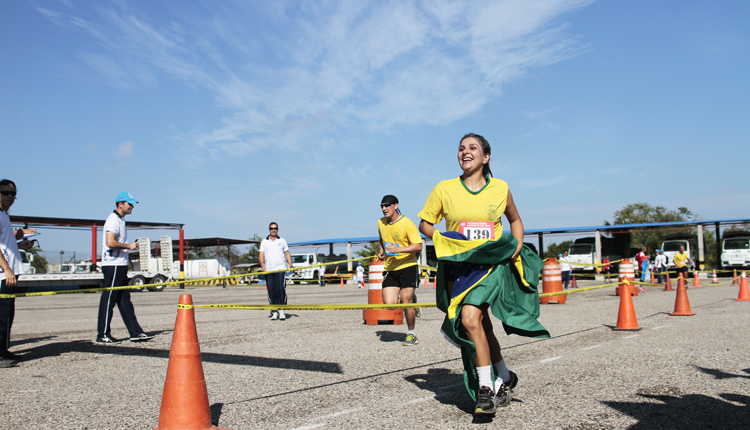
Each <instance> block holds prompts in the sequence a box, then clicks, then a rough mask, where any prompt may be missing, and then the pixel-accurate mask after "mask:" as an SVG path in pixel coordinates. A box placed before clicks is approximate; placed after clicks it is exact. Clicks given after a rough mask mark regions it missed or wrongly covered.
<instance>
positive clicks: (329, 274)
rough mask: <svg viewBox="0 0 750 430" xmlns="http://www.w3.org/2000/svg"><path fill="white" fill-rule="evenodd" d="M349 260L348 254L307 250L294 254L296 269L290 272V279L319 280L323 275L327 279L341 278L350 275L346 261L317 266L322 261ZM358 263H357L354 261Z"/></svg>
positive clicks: (293, 264)
mask: <svg viewBox="0 0 750 430" xmlns="http://www.w3.org/2000/svg"><path fill="white" fill-rule="evenodd" d="M342 260H348V257H347V256H346V254H340V255H324V254H316V253H314V252H307V253H301V254H292V267H293V268H294V269H295V270H294V271H292V272H289V273H290V275H289V280H291V281H292V282H295V281H297V282H301V281H315V282H317V281H319V280H320V277H321V276H324V277H325V278H326V279H331V278H339V277H342V276H348V275H349V272H348V268H347V264H346V263H338V264H331V265H328V266H317V267H308V266H315V265H317V264H321V263H327V262H333V261H342ZM354 265H356V263H354Z"/></svg>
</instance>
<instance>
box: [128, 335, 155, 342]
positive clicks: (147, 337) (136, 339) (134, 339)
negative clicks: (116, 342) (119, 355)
mask: <svg viewBox="0 0 750 430" xmlns="http://www.w3.org/2000/svg"><path fill="white" fill-rule="evenodd" d="M153 338H154V336H153V335H149V334H146V333H141V334H139V335H138V336H133V337H131V338H130V341H131V342H145V341H147V340H151V339H153Z"/></svg>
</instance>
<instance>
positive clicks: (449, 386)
mask: <svg viewBox="0 0 750 430" xmlns="http://www.w3.org/2000/svg"><path fill="white" fill-rule="evenodd" d="M463 386H464V384H453V385H446V386H445V387H441V388H440V389H439V390H435V392H436V393H442V392H443V391H448V390H450V389H453V388H456V387H463Z"/></svg>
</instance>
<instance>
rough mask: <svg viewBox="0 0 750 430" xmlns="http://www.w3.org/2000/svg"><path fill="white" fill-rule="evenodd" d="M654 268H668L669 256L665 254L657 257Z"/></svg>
mask: <svg viewBox="0 0 750 430" xmlns="http://www.w3.org/2000/svg"><path fill="white" fill-rule="evenodd" d="M654 267H656V268H657V269H660V268H662V267H667V256H666V255H664V254H659V255H657V256H656V258H655V259H654Z"/></svg>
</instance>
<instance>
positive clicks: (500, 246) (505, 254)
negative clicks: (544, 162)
mask: <svg viewBox="0 0 750 430" xmlns="http://www.w3.org/2000/svg"><path fill="white" fill-rule="evenodd" d="M448 236H453V237H457V236H460V235H458V234H457V233H453V232H446V233H440V232H436V233H435V235H434V237H433V242H434V244H435V253H436V254H437V256H438V261H439V264H438V274H437V290H436V301H437V307H438V308H439V309H440V310H442V311H443V312H445V313H446V316H445V320H444V321H443V325H442V332H443V335H444V336H445V337H446V338H447V339H448V340H449V341H450V342H451V343H453V344H454V345H456V346H458V347H459V348H461V357H462V359H463V364H464V382H465V384H466V389H467V390H468V391H469V394H470V395H471V397H472V398H473V399H474V400H476V393H477V391H478V390H479V379H478V377H477V373H476V368H475V364H474V359H475V357H476V349H475V347H474V343H473V342H472V341H470V340H469V338H468V336H467V334H466V331H465V330H464V328H463V326H462V324H461V309H462V308H463V306H464V305H466V304H470V305H474V306H478V307H481V306H483V305H487V306H488V307H489V309H490V310H491V312H492V314H493V315H494V316H495V317H497V318H498V319H500V320H501V321H502V323H503V327H504V329H505V332H506V333H507V334H517V335H519V336H526V337H534V338H546V337H550V334H549V332H548V331H547V329H545V328H544V326H543V325H542V324H541V323H540V322H539V321H537V318H539V292H538V286H539V273H540V272H541V270H542V267H543V265H544V262H543V261H542V259H541V258H539V256H538V255H536V253H534V252H533V251H532V250H531V249H529V248H528V247H527V246H524V247H523V248H522V250H521V254H520V255H519V258H520V261H518V260H516V262H513V261H511V260H510V257H511V256H512V255H513V252H514V251H515V249H516V246H517V243H518V242H517V241H516V239H515V238H514V237H513V236H512V235H510V234H504V235H503V236H502V237H500V239H497V240H476V241H465V240H461V239H458V238H451V237H448ZM519 266H520V267H519ZM492 373H493V380H494V379H495V378H496V377H497V376H496V375H495V369H494V366H493V368H492Z"/></svg>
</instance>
